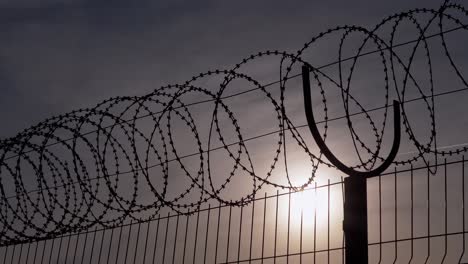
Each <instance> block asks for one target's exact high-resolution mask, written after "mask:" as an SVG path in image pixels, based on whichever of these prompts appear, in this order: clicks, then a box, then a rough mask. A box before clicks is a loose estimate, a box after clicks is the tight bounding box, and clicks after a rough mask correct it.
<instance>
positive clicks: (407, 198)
mask: <svg viewBox="0 0 468 264" xmlns="http://www.w3.org/2000/svg"><path fill="white" fill-rule="evenodd" d="M465 163H466V161H465V160H464V159H461V160H453V161H446V162H444V163H442V164H437V165H432V166H431V167H430V168H433V167H439V168H440V171H439V173H437V174H436V175H432V174H431V173H430V172H429V169H430V168H428V167H426V166H422V167H418V168H411V167H409V168H407V169H400V170H398V171H397V170H395V171H393V172H388V173H387V174H384V175H382V176H380V177H376V178H373V179H371V180H369V182H368V184H369V194H368V197H369V204H368V205H369V221H368V222H369V245H368V247H369V252H370V255H369V263H388V262H389V261H390V262H392V261H397V263H465V262H467V261H468V256H465V250H466V232H467V231H466V223H467V221H466V213H467V212H466V208H465V202H467V197H466V196H467V195H466V192H465V188H466V184H467V182H466V176H465ZM314 185H315V186H313V187H312V188H309V189H306V190H304V191H302V192H285V193H277V194H274V195H267V194H264V196H261V197H256V199H255V200H254V201H253V202H252V203H251V204H249V205H247V206H244V207H232V206H225V205H224V206H223V205H216V206H215V205H208V206H207V207H206V208H203V209H200V210H197V211H196V212H195V213H194V214H193V215H182V214H171V213H170V212H168V213H164V214H161V215H160V216H158V217H157V218H156V219H155V220H151V221H147V222H138V223H131V222H128V223H126V224H123V225H121V226H119V227H115V228H109V229H101V228H95V229H90V230H88V231H86V232H80V233H73V234H67V235H63V236H59V237H56V238H53V239H48V240H40V241H36V242H33V243H24V244H16V245H11V246H6V247H3V248H2V249H1V251H0V256H1V259H2V260H3V263H345V262H344V247H343V243H344V241H343V232H342V225H341V223H342V220H343V204H342V202H343V200H342V199H343V196H342V192H343V181H335V182H330V181H328V182H326V183H324V184H322V185H319V184H317V183H316V184H314ZM302 202H306V203H307V205H306V206H304V205H302V204H301V203H302Z"/></svg>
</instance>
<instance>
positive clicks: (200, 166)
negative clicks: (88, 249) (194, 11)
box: [0, 1, 468, 245]
mask: <svg viewBox="0 0 468 264" xmlns="http://www.w3.org/2000/svg"><path fill="white" fill-rule="evenodd" d="M467 16H468V13H467V10H466V9H465V8H464V7H463V6H461V5H458V4H453V3H450V2H448V1H445V2H444V3H443V5H442V6H441V7H440V8H439V9H414V10H410V11H407V12H403V13H398V14H395V15H392V16H389V17H387V18H385V19H384V20H382V21H381V22H380V23H379V24H377V25H376V26H375V27H374V28H373V29H366V28H364V27H360V26H354V25H347V26H339V27H336V28H333V29H329V30H327V31H324V32H322V33H320V34H318V35H316V36H315V37H313V38H312V39H311V40H310V41H309V42H307V43H305V45H304V46H303V48H301V49H300V50H298V51H297V52H295V53H288V52H283V51H264V52H259V53H257V54H253V55H251V56H249V57H247V58H245V59H243V60H242V61H241V62H240V63H238V64H236V65H235V67H234V68H232V69H228V70H214V71H208V72H204V73H201V74H199V75H197V76H194V77H193V78H191V79H190V80H188V81H186V82H185V83H183V84H176V85H168V86H164V87H161V88H159V89H156V90H154V91H153V92H152V93H150V94H147V95H144V96H134V97H130V96H128V97H125V96H124V97H115V98H111V99H108V100H105V101H103V102H101V103H100V104H98V105H97V106H95V107H93V108H86V109H80V110H76V111H72V112H70V113H67V114H63V115H60V116H55V117H51V118H49V119H47V120H45V121H43V122H41V123H39V124H37V125H35V126H32V127H30V128H28V129H26V130H24V131H22V132H21V133H19V134H17V135H16V136H15V137H12V138H8V139H4V140H1V141H0V153H1V155H0V192H1V199H0V222H1V224H0V245H10V244H15V243H22V242H28V241H32V240H37V239H45V238H52V237H56V236H59V235H62V234H65V233H69V232H78V231H81V230H85V229H88V228H90V227H92V226H95V225H100V226H103V227H114V226H117V225H119V224H122V223H123V221H125V220H129V219H131V220H134V221H146V220H150V219H153V218H155V217H156V215H157V214H158V213H159V212H160V210H161V209H162V208H169V209H171V210H173V211H175V212H177V213H180V214H190V213H192V212H194V211H196V210H197V209H199V208H200V206H201V205H202V204H204V203H207V202H210V201H219V202H220V203H221V204H224V205H230V206H243V205H245V204H248V203H249V202H250V201H251V200H252V199H253V198H254V196H255V195H256V193H257V192H258V191H259V190H260V189H262V188H263V187H265V186H267V185H268V186H273V187H275V188H284V189H294V190H300V189H303V188H305V187H307V186H309V185H310V183H311V182H312V180H313V179H314V176H315V174H316V172H317V169H318V167H319V166H320V165H325V166H331V164H329V163H328V162H327V161H326V160H323V159H322V156H321V154H320V153H319V154H314V153H312V151H311V149H310V148H309V147H308V144H307V143H306V141H305V140H304V138H303V136H302V135H301V133H299V131H298V129H297V127H296V126H295V125H294V124H293V123H292V121H291V119H290V118H288V115H287V111H286V109H285V99H286V93H285V91H286V90H287V87H288V85H289V82H288V81H289V80H291V79H293V78H295V77H297V76H294V75H292V73H291V72H292V69H293V66H297V65H303V64H306V65H308V66H309V68H310V69H311V73H312V79H313V80H312V81H313V83H312V86H314V89H315V87H317V88H318V89H319V91H320V94H321V100H322V106H323V108H322V109H323V113H324V116H325V122H324V127H325V129H324V134H323V136H324V138H326V136H327V131H328V122H329V121H328V107H327V97H326V91H325V89H324V85H323V81H324V80H325V81H327V82H331V83H333V84H334V85H335V86H336V87H337V88H338V89H341V99H342V103H343V107H344V111H345V113H346V116H345V118H346V121H347V124H348V130H349V133H350V135H351V138H352V141H353V144H354V148H355V152H356V155H357V157H358V159H359V163H358V164H357V165H355V167H354V168H359V169H361V170H370V169H372V168H373V167H374V166H375V165H377V164H378V163H379V162H381V161H382V160H383V158H382V157H381V155H380V153H381V147H382V141H383V140H382V139H383V136H384V130H385V127H386V123H387V121H386V120H387V108H388V106H389V103H388V102H389V97H390V96H389V90H390V88H389V87H390V86H394V87H395V92H396V95H397V98H398V101H400V102H402V116H403V125H404V127H405V131H406V133H407V134H408V136H409V139H410V140H411V142H412V143H413V144H414V147H415V148H416V149H417V154H416V155H414V156H413V157H410V158H409V159H406V160H397V161H395V164H396V165H402V164H409V163H413V162H415V161H420V160H422V161H424V162H426V158H427V156H428V155H433V156H434V157H435V158H436V159H437V157H439V156H444V155H448V154H450V155H451V154H453V153H458V154H459V153H462V152H466V151H467V148H466V147H462V148H458V149H455V150H452V151H450V152H445V151H440V150H438V149H437V144H436V126H435V117H434V116H435V112H434V111H435V109H434V81H433V67H432V61H431V49H430V46H429V43H428V41H427V39H428V38H429V33H428V29H429V28H430V27H431V26H432V27H433V26H434V25H435V26H436V27H437V29H438V32H437V34H434V35H431V36H430V38H435V37H436V38H438V39H439V40H440V41H441V43H442V48H443V52H444V53H445V56H446V57H447V58H448V60H449V62H450V65H451V67H452V70H453V71H454V72H455V73H456V75H457V76H458V78H459V79H460V80H461V81H462V82H463V84H464V85H465V87H468V84H467V83H466V80H465V78H464V76H463V74H462V72H461V70H460V69H459V68H458V67H457V65H456V64H455V62H454V60H453V58H452V55H451V53H450V52H449V48H448V45H447V42H446V37H445V35H446V34H447V32H448V31H447V28H446V26H445V25H446V24H447V23H451V24H455V25H456V26H457V27H456V28H455V30H467V29H468V26H467V25H466V24H464V23H463V22H462V21H461V19H462V18H465V17H467ZM422 21H424V22H422ZM389 25H390V27H391V30H390V31H389V32H386V33H381V32H380V30H381V29H382V28H383V27H384V26H389ZM408 25H411V26H412V27H413V28H414V29H415V30H416V31H417V32H419V33H418V35H417V36H416V39H415V41H412V42H408V43H406V44H405V45H409V44H411V45H412V46H411V47H412V50H411V53H410V55H409V56H406V57H405V59H403V58H401V57H400V56H398V54H397V52H396V50H395V48H396V47H397V46H398V45H397V44H396V43H395V39H396V36H397V34H398V32H399V30H400V28H402V27H403V26H408ZM332 34H335V35H338V36H340V38H339V39H340V41H339V50H338V62H337V64H338V66H339V75H338V76H339V78H338V80H336V79H334V78H332V77H331V76H329V75H327V74H326V73H325V72H324V71H323V70H322V68H323V67H316V66H314V65H313V63H312V62H309V61H307V60H306V59H304V56H303V55H304V54H305V52H306V51H307V50H309V49H310V48H311V47H313V46H314V44H316V43H317V42H318V41H319V40H321V39H324V38H326V37H328V36H330V35H332ZM355 35H361V36H364V37H363V39H364V40H363V41H362V42H361V43H360V45H359V46H358V48H357V49H356V50H355V54H354V55H355V56H353V57H352V58H351V59H350V60H347V61H348V62H349V61H351V65H352V66H351V69H350V70H349V73H348V74H347V76H345V72H344V70H342V67H341V65H342V63H344V61H345V59H344V58H343V57H342V56H343V49H344V48H345V46H346V45H345V44H346V43H347V41H348V40H349V38H351V36H355ZM383 35H385V37H387V38H388V39H387V40H385V39H384V36H383ZM369 43H371V44H372V45H374V46H376V47H377V48H378V49H377V52H376V53H377V54H378V56H379V58H380V62H381V65H382V69H383V71H382V73H383V75H382V76H383V80H384V84H385V85H384V96H385V106H384V109H385V112H384V114H383V119H382V121H381V123H380V124H377V123H376V122H375V121H374V120H373V118H372V117H371V115H370V114H369V113H368V111H366V109H365V108H364V106H362V104H361V103H360V102H359V101H358V100H357V99H356V98H355V97H354V96H353V93H352V91H351V79H352V75H353V72H354V71H355V68H356V67H357V65H358V59H359V58H360V57H361V56H363V55H365V53H366V52H365V47H367V46H368V45H369ZM421 51H422V52H423V54H424V55H425V63H426V67H425V69H424V70H425V71H426V74H427V75H426V76H427V80H428V82H429V91H428V92H425V91H424V88H423V87H422V85H420V84H419V82H418V81H417V80H416V78H415V77H414V76H413V74H412V72H413V61H414V58H415V54H416V53H417V52H421ZM262 57H263V58H264V57H276V58H278V61H279V66H280V81H279V82H278V83H279V87H280V96H279V99H278V98H276V97H275V96H273V95H272V93H271V91H270V90H268V89H267V88H268V85H265V84H262V83H260V82H259V81H257V80H255V79H253V78H252V77H250V76H249V75H247V74H245V73H242V67H244V66H247V65H248V64H249V63H251V62H253V61H255V60H258V59H260V58H262ZM419 70H420V68H419ZM399 72H403V75H402V76H403V77H402V78H401V80H399V79H398V77H397V75H399ZM216 76H217V77H219V78H220V79H221V80H222V81H221V82H220V83H219V89H218V90H215V91H213V90H212V89H207V88H204V87H200V86H197V85H195V83H200V82H203V80H204V79H206V78H208V77H210V78H212V77H216ZM234 80H243V81H246V82H247V83H249V84H250V85H252V86H253V87H254V88H253V89H254V90H258V91H260V92H261V93H262V96H263V97H264V100H265V102H268V103H269V104H270V105H271V109H272V111H271V112H270V113H268V114H272V115H274V116H275V118H276V119H277V127H278V131H277V133H276V136H277V139H278V141H277V144H276V149H275V151H274V152H273V153H271V154H270V153H267V154H265V156H268V157H270V158H271V160H270V163H269V169H268V170H267V172H266V173H262V174H259V173H257V172H256V169H255V168H256V166H255V165H256V164H255V163H254V162H253V160H252V159H251V157H250V156H251V152H252V150H249V148H248V147H247V145H246V144H245V138H244V136H243V135H242V133H241V131H242V129H241V127H240V125H239V123H240V122H239V120H238V118H239V117H237V116H236V115H235V114H234V113H233V112H232V111H231V110H230V108H229V106H228V104H227V103H226V102H225V100H224V98H225V97H226V95H227V93H226V91H227V90H228V88H229V85H230V84H231V83H232V82H233V81H234ZM409 85H412V86H414V87H416V88H417V90H418V92H419V94H420V95H421V98H422V100H423V101H424V104H425V106H426V107H427V114H428V116H429V119H430V120H431V122H430V124H429V125H428V127H429V129H430V137H429V139H428V140H427V142H425V143H423V142H422V141H421V140H420V139H419V138H418V137H416V136H415V133H414V130H413V125H412V124H411V122H410V120H409V118H408V116H407V112H405V107H404V106H405V105H404V102H405V100H406V91H407V87H408V86H409ZM426 89H427V88H426ZM197 96H200V97H204V98H209V99H208V100H206V101H204V103H205V104H206V103H210V104H211V107H212V108H211V109H213V110H212V112H211V113H210V114H209V116H210V117H211V119H210V121H209V130H208V131H207V134H206V135H205V134H203V135H202V134H200V128H199V127H198V126H197V120H196V118H195V117H194V115H193V114H192V112H191V111H190V109H189V107H190V105H192V103H188V102H186V100H187V98H188V97H191V98H194V97H195V98H196V97H197ZM350 105H353V106H357V107H358V108H359V109H360V111H362V113H363V114H364V116H365V118H366V119H367V121H368V124H369V125H370V127H371V128H372V131H373V137H374V138H375V146H368V145H366V144H365V143H364V140H362V139H361V138H360V137H359V136H358V133H357V132H356V130H355V128H354V127H353V123H352V121H351V114H350ZM154 109H158V110H154ZM220 116H223V117H224V116H226V117H227V118H228V120H229V123H230V125H229V126H226V125H225V124H221V122H220ZM142 117H145V118H149V119H151V122H150V128H151V129H147V128H143V127H142V124H140V123H138V122H137V120H138V119H140V118H142ZM223 120H224V119H223ZM175 122H177V123H182V124H183V125H184V126H185V128H186V129H187V130H188V131H189V133H190V135H191V137H192V138H191V139H190V140H191V141H192V142H193V143H194V144H196V146H197V152H196V153H195V154H193V155H192V156H196V157H198V161H197V167H196V169H195V170H193V164H192V163H191V164H188V163H186V162H185V161H184V159H183V155H182V154H181V151H180V149H178V147H177V146H176V145H177V144H176V143H175V142H177V140H178V139H177V133H175V132H174V131H173V130H174V129H175V127H174V125H173V124H174V123H175ZM223 122H224V121H223ZM145 124H146V125H147V124H148V122H146V123H145ZM227 130H229V131H227ZM89 131H92V132H89ZM226 131H227V132H226ZM226 133H230V134H232V133H234V134H235V137H236V140H237V141H236V143H235V144H232V143H228V141H227V139H226V136H225V134H226ZM287 133H289V135H290V136H291V137H292V138H293V139H294V140H295V141H296V143H297V144H298V146H299V147H300V149H301V150H302V151H303V152H304V153H305V154H306V155H307V156H308V157H309V158H310V162H311V164H312V173H311V175H310V177H309V178H308V179H307V180H306V181H305V182H304V183H302V184H299V185H294V184H292V182H291V180H290V179H289V173H288V164H287V162H285V164H284V169H285V170H286V173H285V175H286V177H287V179H288V184H280V183H277V182H275V181H273V180H272V179H271V178H272V177H271V175H272V174H273V171H274V170H275V169H276V168H278V163H279V162H280V158H281V156H283V155H284V156H285V155H286V154H287V149H286V144H285V140H286V134H287ZM204 139H208V140H207V142H204ZM215 141H216V142H220V143H221V144H222V149H223V150H224V151H225V152H226V154H227V155H228V156H229V157H230V159H231V161H232V166H231V167H230V168H227V167H226V168H225V173H224V174H223V175H219V174H216V175H214V173H213V171H212V168H213V166H214V165H215V164H212V163H213V161H212V158H211V159H210V153H211V151H210V150H212V149H213V148H214V143H213V142H215ZM363 150H364V152H366V153H367V154H369V157H370V158H365V157H364V155H361V152H362V151H363ZM284 159H285V160H286V158H284ZM155 161H157V164H156V165H154V162H155ZM169 163H171V164H172V165H169ZM174 164H176V165H174ZM171 166H177V167H178V168H179V169H180V170H181V171H183V172H184V174H185V176H186V177H187V179H189V182H190V184H189V185H188V186H186V187H185V189H184V190H182V191H180V192H179V193H178V194H176V195H174V194H173V193H171V195H168V186H169V185H170V184H173V182H174V180H173V177H174V175H173V174H171V173H170V171H171ZM156 167H157V168H158V171H157V172H154V170H153V171H151V172H150V171H149V169H150V168H152V169H154V168H156ZM123 174H125V177H127V179H129V178H130V177H131V179H132V180H131V181H126V182H125V183H124V184H122V183H120V182H119V178H120V177H119V176H120V175H123ZM26 175H33V176H32V177H31V176H26ZM130 175H131V176H130ZM239 175H249V176H250V177H251V180H252V182H253V186H252V189H251V191H249V193H248V194H246V195H242V197H238V199H235V200H232V199H228V198H225V197H224V195H223V194H224V192H225V190H227V189H229V188H230V183H231V182H232V181H233V179H234V178H235V177H240V176H239ZM214 177H216V178H218V179H219V177H224V178H223V179H224V180H223V183H222V184H220V185H219V184H214V180H213V179H214ZM31 182H35V183H36V186H35V188H36V190H37V191H34V192H31V191H30V190H31V188H27V187H26V186H27V185H28V184H29V185H30V183H31ZM8 183H10V184H8ZM129 184H133V186H129ZM142 185H144V186H145V187H146V188H148V189H149V190H150V194H151V197H148V196H147V195H142V193H141V188H140V186H142ZM7 186H8V187H7ZM13 186H14V193H15V195H14V196H8V194H9V193H10V194H11V193H12V190H11V189H10V190H7V188H13ZM142 196H144V199H143V198H142ZM188 197H190V199H188ZM193 197H195V199H194V198H193Z"/></svg>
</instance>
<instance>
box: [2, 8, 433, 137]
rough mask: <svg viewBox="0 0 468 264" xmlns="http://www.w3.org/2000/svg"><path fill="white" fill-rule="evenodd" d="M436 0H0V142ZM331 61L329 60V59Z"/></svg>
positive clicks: (373, 22) (297, 46) (368, 24)
mask: <svg viewBox="0 0 468 264" xmlns="http://www.w3.org/2000/svg"><path fill="white" fill-rule="evenodd" d="M440 3H441V1H439V0H431V1H403V0H397V1H391V2H388V1H364V0H360V1H352V2H350V1H337V0H330V1H293V2H289V1H288V2H287V3H286V2H284V1H228V2H227V1H196V2H195V1H181V0H176V1H148V0H141V1H124V0H118V1H107V0H103V1H89V0H86V1H85V0H66V1H65V0H64V1H59V0H54V1H51V0H40V1H32V0H18V1H17V0H15V1H4V0H3V1H0V22H1V23H0V29H1V32H2V41H1V42H0V58H1V60H0V61H1V63H0V87H1V88H0V89H1V97H0V118H1V120H4V122H6V123H8V126H3V127H2V128H1V129H0V137H8V136H12V135H14V134H16V132H18V131H19V130H21V129H23V128H26V127H28V126H30V125H32V124H34V123H37V122H39V121H41V120H43V119H45V118H47V117H49V116H51V115H57V114H59V113H63V112H68V111H71V110H73V109H77V108H82V107H89V106H93V105H95V104H96V103H98V102H100V101H101V100H103V99H107V98H109V97H113V96H118V95H143V94H146V93H148V92H151V91H152V90H153V89H155V88H157V87H159V86H161V85H165V84H173V83H180V82H183V81H185V80H187V79H189V78H190V77H191V76H192V75H195V74H198V73H199V72H203V71H206V70H208V69H214V68H224V67H231V66H232V65H234V64H235V63H237V62H238V61H239V60H241V59H242V58H244V57H246V56H248V55H250V54H251V53H256V52H258V51H263V50H267V49H272V50H275V49H277V50H285V51H295V50H297V49H299V48H300V47H302V44H303V43H304V42H306V41H308V40H309V39H310V38H311V37H312V36H313V35H315V34H317V33H318V32H321V31H323V30H325V29H328V28H330V27H334V26H337V25H342V24H355V25H364V26H372V25H374V24H375V23H377V22H378V21H380V19H382V18H383V17H385V16H387V15H389V14H392V13H395V12H398V11H401V10H406V9H410V8H415V7H420V6H421V5H424V6H427V7H437V6H438V5H440ZM330 61H331V60H330Z"/></svg>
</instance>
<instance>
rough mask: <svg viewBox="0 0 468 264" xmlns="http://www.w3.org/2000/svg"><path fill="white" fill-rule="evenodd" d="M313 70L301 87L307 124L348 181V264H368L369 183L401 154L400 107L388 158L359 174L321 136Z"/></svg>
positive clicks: (304, 71) (305, 74)
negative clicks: (313, 94) (314, 102)
mask: <svg viewBox="0 0 468 264" xmlns="http://www.w3.org/2000/svg"><path fill="white" fill-rule="evenodd" d="M309 72H310V68H309V67H308V66H306V65H304V66H302V84H303V90H304V107H305V113H306V117H307V124H308V125H309V129H310V132H311V133H312V136H313V137H314V140H315V142H316V143H317V145H318V147H319V149H320V151H321V152H322V153H323V154H324V155H325V157H326V158H327V159H328V160H329V161H330V162H331V163H332V164H333V165H334V166H335V167H337V168H338V169H339V170H341V171H342V172H344V173H346V174H347V175H348V176H349V177H347V178H346V179H345V197H344V198H345V204H344V221H343V230H344V232H345V247H346V249H345V250H346V254H345V255H346V263H349V264H355V263H356V264H361V263H367V262H368V237H367V179H368V178H371V177H375V176H378V175H380V174H381V173H382V172H384V171H385V170H386V169H387V168H388V167H389V166H390V165H391V163H392V162H393V160H394V159H395V157H396V154H397V153H398V149H399V147H400V139H401V125H400V104H399V102H398V101H393V116H394V117H393V120H394V132H393V136H394V138H393V145H392V149H391V150H390V153H389V155H388V157H387V158H386V159H385V160H384V162H383V163H382V164H381V165H380V166H379V167H377V168H375V169H373V170H371V171H356V170H354V169H353V168H350V167H348V166H346V165H344V164H343V163H342V162H341V161H340V160H338V158H336V156H335V155H333V153H332V152H331V151H330V149H329V148H328V147H327V145H326V144H325V142H324V141H323V139H322V136H321V135H320V132H319V130H318V128H317V125H316V124H315V119H314V113H313V110H312V102H311V93H310V76H309Z"/></svg>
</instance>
